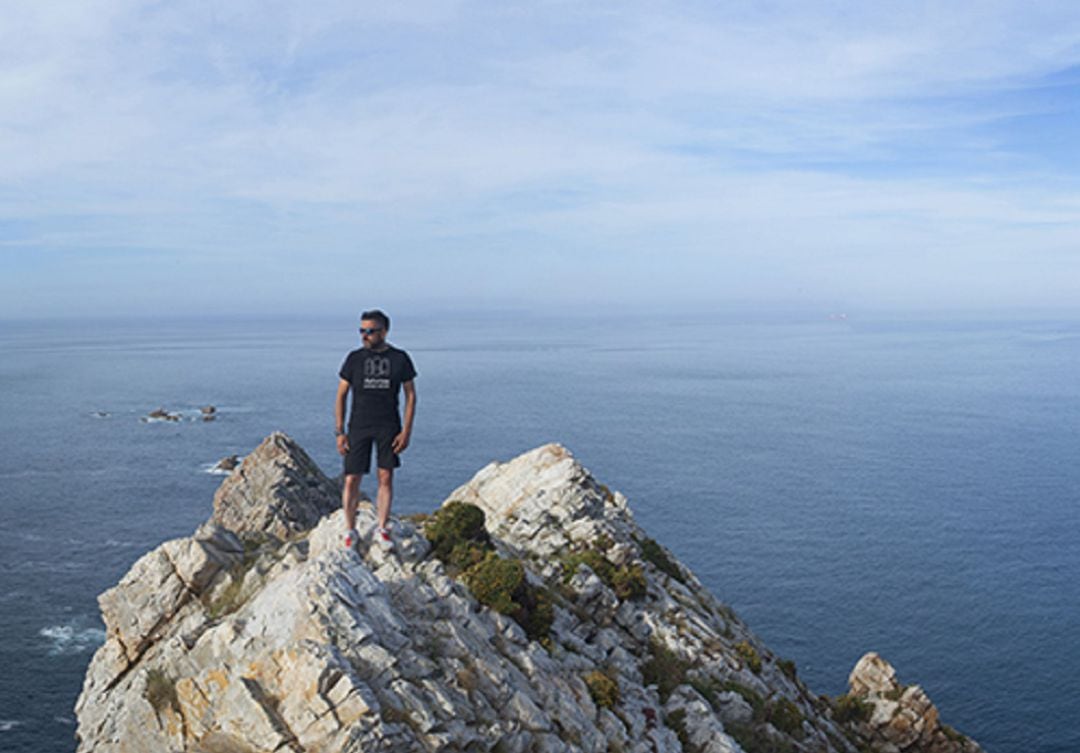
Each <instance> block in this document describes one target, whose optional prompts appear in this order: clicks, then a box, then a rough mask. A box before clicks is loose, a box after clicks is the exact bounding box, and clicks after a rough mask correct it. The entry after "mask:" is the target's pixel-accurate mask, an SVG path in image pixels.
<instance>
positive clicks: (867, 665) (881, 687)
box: [848, 652, 981, 753]
mask: <svg viewBox="0 0 1080 753" xmlns="http://www.w3.org/2000/svg"><path fill="white" fill-rule="evenodd" d="M848 684H849V685H850V686H851V692H850V693H849V695H850V696H851V697H852V698H855V699H858V701H859V702H861V703H863V704H866V707H867V710H868V712H869V713H868V714H864V715H863V716H864V719H863V720H862V721H861V723H860V724H859V725H858V730H859V734H860V736H861V737H862V738H864V739H866V740H867V741H868V742H869V743H870V747H871V748H872V749H873V750H875V751H880V753H907V751H919V752H920V753H923V752H925V753H977V752H978V751H980V750H981V748H980V747H979V746H978V745H977V744H976V743H975V742H974V741H973V740H970V739H968V738H967V737H966V736H965V735H962V734H960V733H959V732H957V731H956V730H954V729H952V728H951V727H949V726H948V725H944V724H942V723H941V722H940V721H939V719H938V710H937V708H936V707H935V706H934V704H933V703H931V702H930V699H929V698H928V697H927V695H926V693H924V692H923V689H922V688H920V687H919V686H918V685H901V684H900V683H899V682H898V681H897V679H896V670H895V669H893V666H892V665H891V664H889V662H887V661H885V660H884V659H882V658H881V657H880V656H878V655H877V654H876V653H873V652H870V653H868V654H866V655H865V656H863V657H862V658H861V659H859V661H858V663H857V664H856V665H855V669H853V670H852V671H851V676H850V677H849V678H848Z"/></svg>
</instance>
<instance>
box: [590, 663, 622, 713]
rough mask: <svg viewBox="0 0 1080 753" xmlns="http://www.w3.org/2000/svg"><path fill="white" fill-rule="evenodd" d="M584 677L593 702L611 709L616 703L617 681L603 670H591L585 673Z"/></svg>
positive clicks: (617, 700) (617, 695)
mask: <svg viewBox="0 0 1080 753" xmlns="http://www.w3.org/2000/svg"><path fill="white" fill-rule="evenodd" d="M584 679H585V685H586V686H588V688H589V695H591V696H592V699H593V703H595V704H596V705H597V706H599V707H600V708H602V709H613V708H615V706H616V705H618V703H619V683H618V682H616V681H615V679H614V678H613V677H611V676H610V675H608V674H606V673H605V672H601V671H599V670H593V671H592V672H589V674H587V675H585V678H584Z"/></svg>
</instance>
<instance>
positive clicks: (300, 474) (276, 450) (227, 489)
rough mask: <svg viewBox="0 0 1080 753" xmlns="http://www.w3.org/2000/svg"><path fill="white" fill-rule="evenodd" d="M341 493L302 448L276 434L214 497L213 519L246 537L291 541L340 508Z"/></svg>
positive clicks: (284, 436) (232, 475)
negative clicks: (291, 538)
mask: <svg viewBox="0 0 1080 753" xmlns="http://www.w3.org/2000/svg"><path fill="white" fill-rule="evenodd" d="M340 504H341V502H340V492H339V490H338V489H337V487H336V486H335V485H334V483H333V482H332V481H331V480H330V479H329V478H327V477H326V475H325V474H323V472H322V471H321V470H319V467H318V466H317V465H316V464H315V461H313V460H312V459H311V457H310V456H309V455H308V454H307V453H306V452H305V451H304V449H303V448H302V447H300V445H298V444H297V443H296V442H295V441H293V440H292V439H291V438H290V437H289V436H287V435H286V434H283V433H282V432H274V433H273V434H271V435H270V436H268V437H267V438H266V439H264V440H263V441H262V443H261V444H259V446H258V447H256V448H255V449H254V450H253V451H252V452H251V453H250V454H248V455H247V456H246V457H245V458H244V462H243V463H242V464H241V465H240V466H239V467H237V468H236V469H235V470H234V471H233V472H232V474H230V475H229V477H228V478H226V479H225V480H224V481H223V482H222V484H221V486H220V487H219V488H218V490H217V493H216V494H215V495H214V514H213V516H212V518H211V520H212V521H213V522H214V523H217V524H218V525H220V526H222V527H224V528H227V529H229V530H231V531H233V532H234V533H235V534H237V535H238V536H240V537H241V538H243V539H258V538H260V537H274V538H276V539H279V540H284V539H288V538H290V537H293V536H295V535H297V534H299V533H302V532H305V531H308V530H310V529H312V528H314V527H315V526H316V524H318V522H319V520H320V519H321V518H322V517H323V516H324V515H326V514H328V513H330V512H333V511H334V510H336V509H337V508H338V507H339V506H340Z"/></svg>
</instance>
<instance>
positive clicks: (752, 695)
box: [720, 680, 765, 722]
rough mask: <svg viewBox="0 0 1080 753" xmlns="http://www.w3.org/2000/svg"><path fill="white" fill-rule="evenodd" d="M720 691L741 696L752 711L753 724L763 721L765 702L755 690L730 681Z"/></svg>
mask: <svg viewBox="0 0 1080 753" xmlns="http://www.w3.org/2000/svg"><path fill="white" fill-rule="evenodd" d="M720 689H721V690H723V691H725V692H727V691H734V692H736V693H738V694H739V695H741V696H742V698H743V700H744V701H746V702H747V703H748V704H750V708H751V709H753V710H754V717H753V719H754V721H755V722H760V721H763V720H764V719H765V700H764V699H763V698H762V697H761V696H760V695H759V694H758V693H757V692H756V691H755V690H753V689H752V688H748V687H746V686H745V685H743V684H741V683H738V682H734V681H730V680H729V681H728V682H725V683H724V684H723V685H721V686H720Z"/></svg>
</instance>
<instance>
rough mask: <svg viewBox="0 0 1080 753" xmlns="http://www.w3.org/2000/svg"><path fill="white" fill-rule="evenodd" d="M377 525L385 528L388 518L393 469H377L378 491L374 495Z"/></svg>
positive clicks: (392, 494)
mask: <svg viewBox="0 0 1080 753" xmlns="http://www.w3.org/2000/svg"><path fill="white" fill-rule="evenodd" d="M376 500H377V511H378V515H379V527H380V528H386V523H387V522H388V521H389V520H390V505H391V504H393V502H394V469H393V468H380V469H379V493H378V494H377V495H376Z"/></svg>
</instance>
